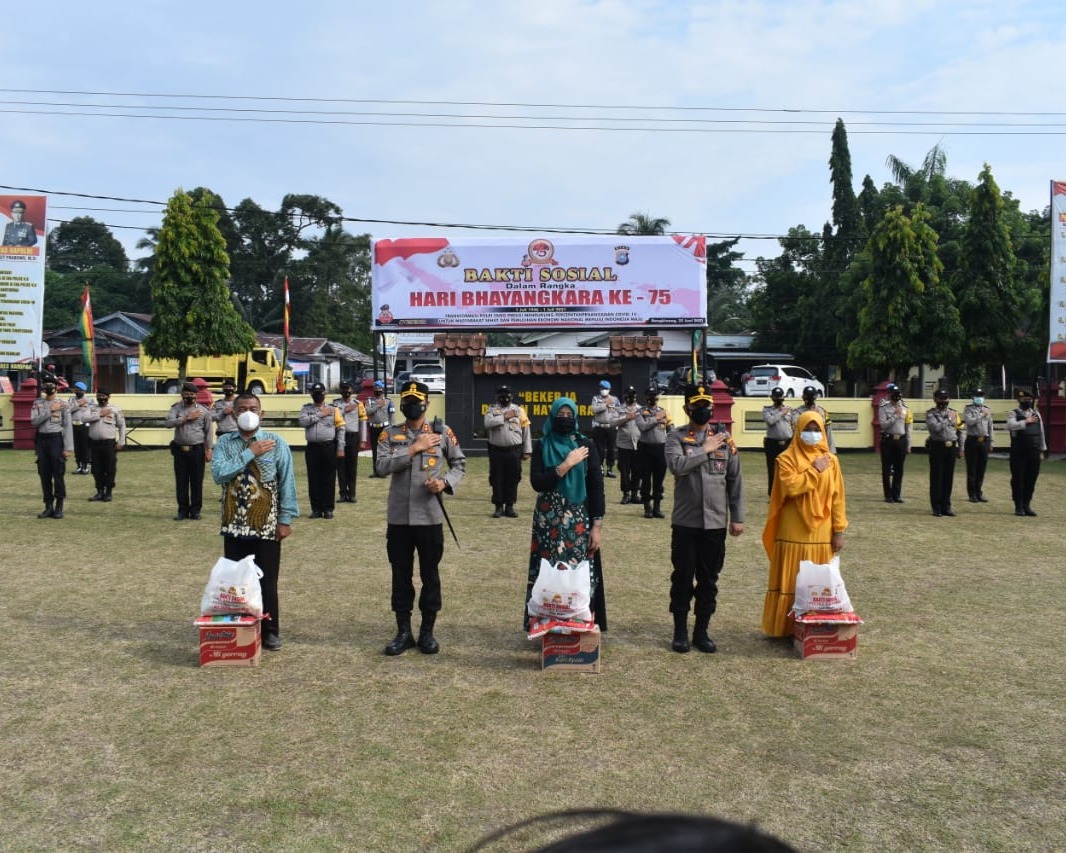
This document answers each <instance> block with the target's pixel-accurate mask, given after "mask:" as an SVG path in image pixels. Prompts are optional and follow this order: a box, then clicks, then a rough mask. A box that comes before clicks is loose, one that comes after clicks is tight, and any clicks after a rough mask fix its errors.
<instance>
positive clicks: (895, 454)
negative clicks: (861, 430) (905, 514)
mask: <svg viewBox="0 0 1066 853" xmlns="http://www.w3.org/2000/svg"><path fill="white" fill-rule="evenodd" d="M885 390H886V391H887V392H888V397H886V398H885V399H883V400H882V401H881V403H880V405H879V406H878V409H877V422H878V424H879V425H880V427H881V488H882V489H883V490H884V493H885V503H888V504H890V503H897V504H901V503H903V498H902V497H901V492H902V490H903V463H904V462H905V461H906V459H907V454H909V453H910V452H911V425H912V424H913V422H914V417H913V415H911V410H910V408H909V407H908V406H906V405H905V404H904V402H903V396H902V394H901V393H900V390H899V388H898V386H896V385H893V384H891V383H889V385H888V387H887V388H886V389H885Z"/></svg>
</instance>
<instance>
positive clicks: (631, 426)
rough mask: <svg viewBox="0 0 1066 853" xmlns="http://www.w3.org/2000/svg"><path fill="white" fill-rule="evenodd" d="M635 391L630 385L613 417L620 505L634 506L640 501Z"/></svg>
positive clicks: (637, 412)
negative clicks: (620, 496) (620, 493)
mask: <svg viewBox="0 0 1066 853" xmlns="http://www.w3.org/2000/svg"><path fill="white" fill-rule="evenodd" d="M640 408H641V407H640V404H639V403H638V402H637V391H636V389H635V388H634V387H633V386H632V385H630V386H629V387H628V388H626V392H625V394H624V395H623V397H622V407H621V408H620V409H619V410H618V414H617V415H616V416H615V420H614V428H615V442H616V445H615V453H616V454H617V456H618V473H619V474H620V475H621V481H620V482H621V486H622V503H623V504H631V503H633V504H635V503H638V502H639V501H640V498H639V497H637V491H638V490H639V489H640V465H639V462H638V460H637V449H638V447H639V445H640V430H639V429H637V415H639V414H640Z"/></svg>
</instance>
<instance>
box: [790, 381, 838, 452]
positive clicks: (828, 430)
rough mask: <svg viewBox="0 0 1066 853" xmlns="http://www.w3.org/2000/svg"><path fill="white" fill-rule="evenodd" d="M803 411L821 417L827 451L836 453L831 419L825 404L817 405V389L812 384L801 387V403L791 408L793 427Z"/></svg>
mask: <svg viewBox="0 0 1066 853" xmlns="http://www.w3.org/2000/svg"><path fill="white" fill-rule="evenodd" d="M804 412H814V413H815V414H817V415H818V417H820V418H821V419H822V423H823V424H825V440H826V442H827V443H828V444H829V452H830V453H836V452H837V445H836V442H835V441H833V420H832V418H830V417H829V412H828V411H827V410H826V408H825V406H819V405H818V391H817V390H816V389H815V387H814V386H813V385H808V386H807V387H806V388H804V389H803V405H802V406H796V408H794V409H793V410H792V425H793V427H795V424H796V421H798V420H799V416H800V415H802V414H803V413H804Z"/></svg>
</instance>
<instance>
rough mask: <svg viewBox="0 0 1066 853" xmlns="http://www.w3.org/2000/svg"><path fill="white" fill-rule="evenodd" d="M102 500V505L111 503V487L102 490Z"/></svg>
mask: <svg viewBox="0 0 1066 853" xmlns="http://www.w3.org/2000/svg"><path fill="white" fill-rule="evenodd" d="M103 500H104V503H111V486H108V487H107V488H106V489H104V497H103Z"/></svg>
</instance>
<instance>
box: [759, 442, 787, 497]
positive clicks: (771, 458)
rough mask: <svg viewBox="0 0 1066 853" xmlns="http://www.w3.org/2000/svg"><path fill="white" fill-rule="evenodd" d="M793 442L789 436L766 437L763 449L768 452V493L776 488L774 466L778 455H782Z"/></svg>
mask: <svg viewBox="0 0 1066 853" xmlns="http://www.w3.org/2000/svg"><path fill="white" fill-rule="evenodd" d="M790 443H791V441H790V439H787V438H764V439H763V440H762V449H763V452H764V453H765V454H766V494H770V492H772V491H773V490H774V468H775V466H776V463H777V457H778V456H780V455H781V454H782V453H783V452H784V451H785V450H786V449H787V448H788V446H789V444H790Z"/></svg>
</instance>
